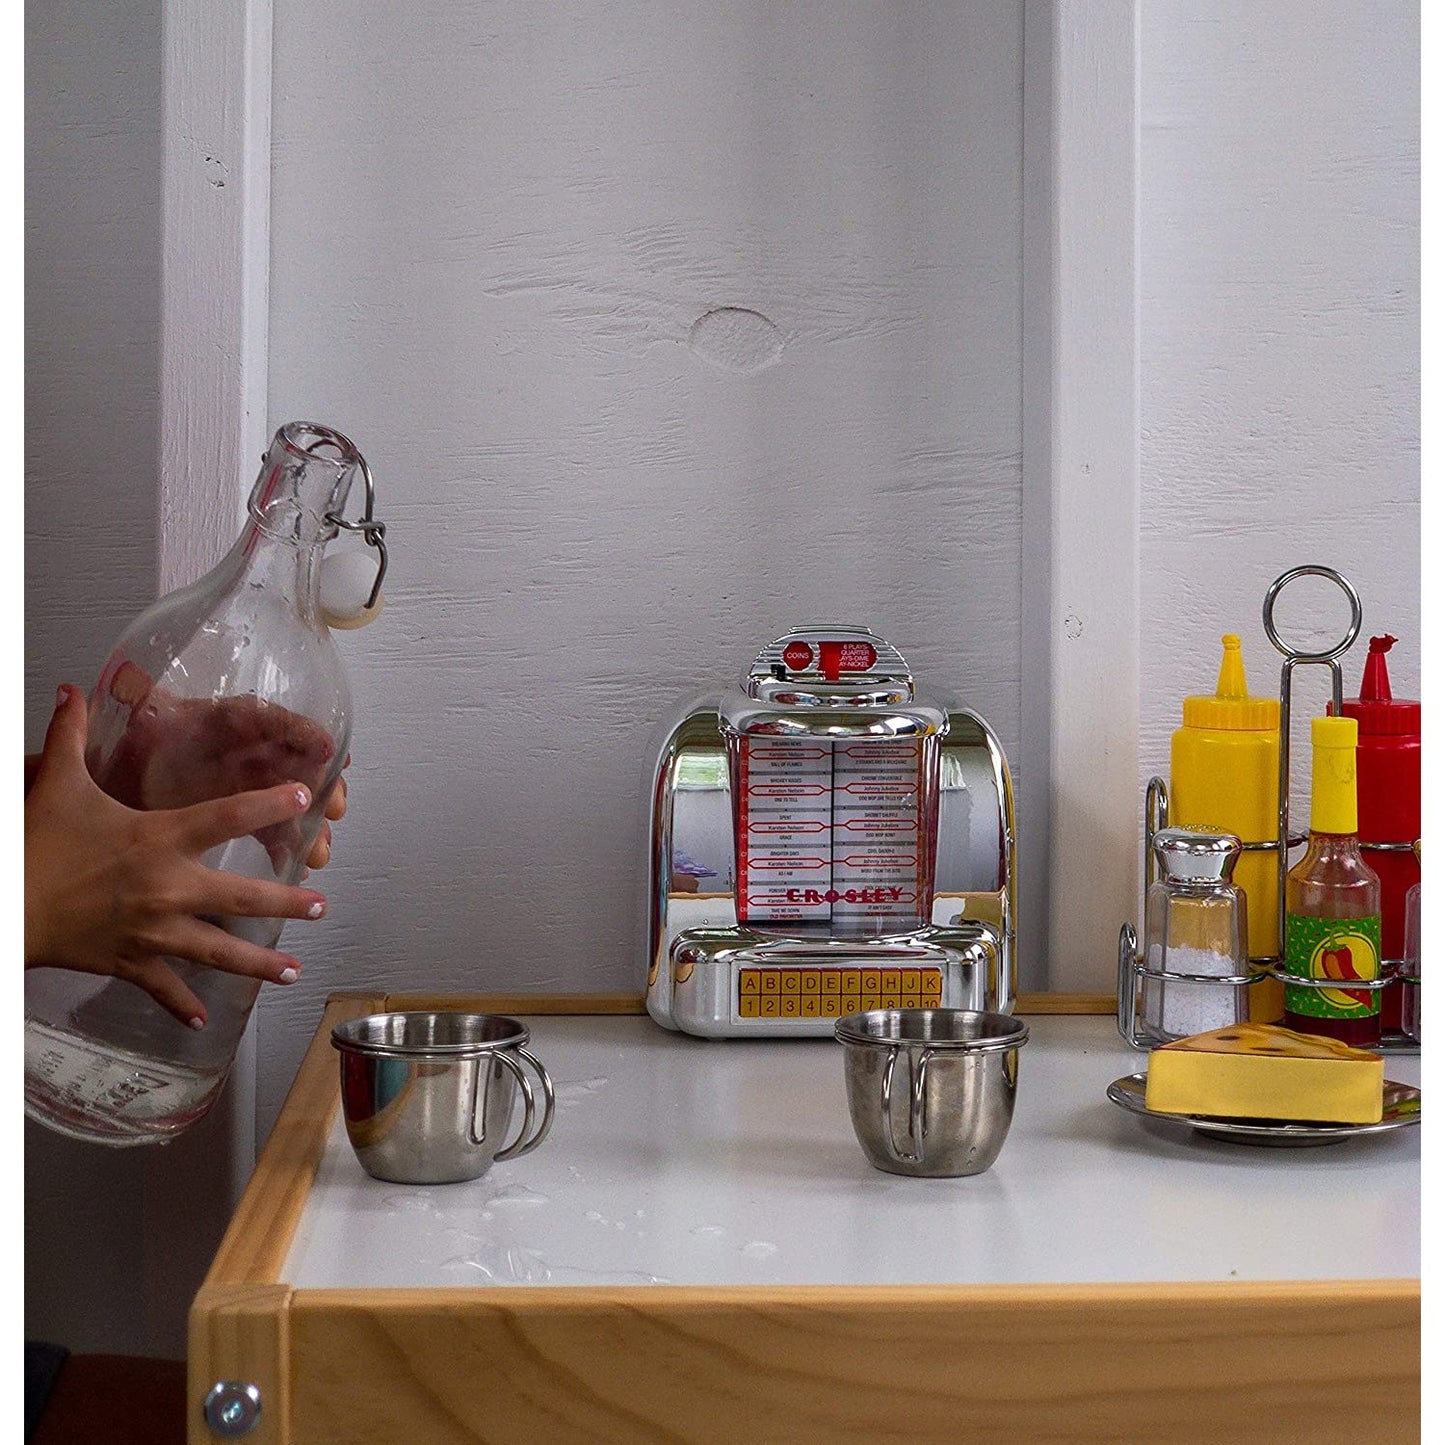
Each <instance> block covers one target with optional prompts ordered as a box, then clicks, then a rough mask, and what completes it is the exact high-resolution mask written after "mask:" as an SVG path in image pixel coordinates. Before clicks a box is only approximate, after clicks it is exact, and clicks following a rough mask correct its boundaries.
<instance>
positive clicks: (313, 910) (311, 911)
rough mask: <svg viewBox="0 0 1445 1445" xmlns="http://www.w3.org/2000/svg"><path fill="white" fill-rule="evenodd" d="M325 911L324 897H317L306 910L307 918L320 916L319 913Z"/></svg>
mask: <svg viewBox="0 0 1445 1445" xmlns="http://www.w3.org/2000/svg"><path fill="white" fill-rule="evenodd" d="M325 912H326V900H325V899H324V898H318V899H317V900H316V902H315V903H313V904H312V905H311V907H310V908H308V909H307V910H306V916H307V917H308V918H320V917H321V915H322V914H323V913H325Z"/></svg>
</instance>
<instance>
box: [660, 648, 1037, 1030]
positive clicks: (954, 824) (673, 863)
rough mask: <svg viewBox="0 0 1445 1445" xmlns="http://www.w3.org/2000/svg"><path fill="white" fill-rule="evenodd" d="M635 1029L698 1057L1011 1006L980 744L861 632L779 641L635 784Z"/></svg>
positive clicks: (998, 800) (1001, 780) (1004, 912)
mask: <svg viewBox="0 0 1445 1445" xmlns="http://www.w3.org/2000/svg"><path fill="white" fill-rule="evenodd" d="M651 807H652V829H651V833H652V851H651V862H650V867H649V892H650V909H651V920H650V928H649V939H648V974H647V1009H648V1012H649V1013H650V1014H651V1015H652V1017H653V1018H654V1019H655V1020H656V1021H657V1022H658V1023H660V1024H662V1025H663V1026H664V1027H666V1028H670V1029H680V1030H682V1031H684V1032H686V1033H691V1034H701V1035H704V1036H707V1037H711V1038H730V1037H736V1036H760V1035H761V1036H767V1035H778V1036H787V1037H791V1036H796V1035H808V1034H824V1035H827V1034H831V1033H832V1030H833V1025H834V1023H835V1022H836V1020H837V1019H838V1018H840V1017H842V1016H844V1015H846V1014H851V1013H857V1012H860V1011H862V1010H865V1009H875V1008H924V1007H940V1006H941V1007H944V1008H966V1009H991V1010H994V1011H996V1012H1000V1013H1009V1012H1012V1010H1013V1004H1014V987H1015V985H1014V979H1015V967H1014V914H1015V903H1016V900H1015V878H1014V810H1013V790H1012V784H1011V781H1010V778H1009V771H1008V763H1007V761H1006V760H1005V758H1004V754H1003V749H1002V748H1001V747H1000V746H999V743H998V739H997V738H996V737H995V736H994V734H993V732H992V731H991V730H990V728H989V727H988V725H987V724H986V723H985V722H984V721H983V719H982V718H981V717H979V716H978V715H977V714H975V713H972V712H969V711H968V710H967V709H964V708H946V707H943V706H940V705H939V704H937V703H934V702H931V701H929V700H928V699H926V698H924V697H922V696H920V695H919V694H918V693H916V692H915V691H914V687H913V679H912V677H911V676H910V674H909V671H908V666H907V664H906V663H905V662H904V660H903V657H902V655H901V654H900V653H899V652H898V650H897V649H896V648H894V647H892V646H890V645H889V644H888V643H887V642H885V641H884V640H883V639H882V638H881V637H876V636H875V635H874V634H873V633H872V632H870V631H869V630H868V629H867V628H866V627H842V626H808V627H799V628H797V629H795V630H794V631H792V632H789V633H788V634H787V635H786V636H784V637H780V638H778V640H777V641H776V642H773V643H771V644H769V645H768V646H767V647H765V648H764V649H763V650H762V651H761V652H760V653H759V654H758V655H757V658H756V659H755V660H754V662H753V664H752V666H751V667H750V668H748V670H747V671H746V672H745V673H744V674H743V676H742V678H741V680H740V685H739V686H738V687H736V688H733V689H731V690H729V691H728V692H726V693H724V694H723V695H722V696H721V697H718V696H717V695H711V696H709V697H707V698H705V699H702V700H700V701H698V702H697V703H695V704H694V705H692V706H691V707H690V708H688V709H687V711H686V712H685V713H684V714H683V716H682V718H681V720H680V721H678V722H677V724H676V725H675V726H674V727H673V728H672V729H671V731H670V732H669V733H668V735H667V738H666V741H665V742H664V744H663V746H662V748H661V752H660V755H659V757H658V760H657V766H656V769H655V771H654V773H653V778H652V794H651Z"/></svg>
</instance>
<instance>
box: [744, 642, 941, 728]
mask: <svg viewBox="0 0 1445 1445" xmlns="http://www.w3.org/2000/svg"><path fill="white" fill-rule="evenodd" d="M719 715H720V717H721V720H722V722H723V724H724V726H726V727H727V728H728V729H729V730H731V731H733V732H736V733H744V734H755V733H764V734H774V735H782V736H786V735H789V734H818V733H823V734H827V735H830V736H859V735H863V736H874V737H919V736H927V735H929V734H931V733H936V732H938V731H940V730H941V729H942V728H943V726H944V724H945V722H946V715H945V714H944V712H943V710H942V709H941V708H939V707H936V706H935V705H934V704H932V703H931V702H928V701H927V700H926V699H924V698H921V697H919V696H918V695H917V693H916V692H915V691H914V687H913V676H912V674H911V673H910V672H909V670H908V664H907V663H906V662H905V661H904V659H903V654H902V653H901V652H899V651H898V649H897V648H896V647H894V646H893V644H892V643H890V642H885V641H884V640H883V638H881V637H879V636H877V635H876V634H875V633H874V632H873V631H872V630H871V629H870V628H867V627H854V626H838V625H819V624H803V625H800V626H798V627H795V628H794V629H793V630H792V631H791V632H787V633H784V635H783V636H782V637H779V638H776V639H775V640H774V641H772V642H770V643H769V644H768V645H767V646H766V647H765V648H763V650H762V651H761V652H759V653H758V655H757V656H756V657H755V658H754V659H753V662H752V666H751V667H749V668H748V669H747V670H746V671H745V672H744V673H743V675H742V677H741V679H740V690H739V691H738V692H734V693H732V694H730V695H728V696H725V697H724V698H723V700H722V704H721V707H720V708H719Z"/></svg>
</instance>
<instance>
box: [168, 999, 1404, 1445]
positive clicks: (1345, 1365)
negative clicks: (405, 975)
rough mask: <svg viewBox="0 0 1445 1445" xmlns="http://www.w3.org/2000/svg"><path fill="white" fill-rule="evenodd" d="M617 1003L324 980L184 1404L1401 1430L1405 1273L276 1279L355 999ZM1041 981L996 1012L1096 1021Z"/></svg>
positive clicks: (557, 1424)
mask: <svg viewBox="0 0 1445 1445" xmlns="http://www.w3.org/2000/svg"><path fill="white" fill-rule="evenodd" d="M433 1007H450V1008H467V1009H475V1010H478V1011H482V1012H490V1013H508V1014H513V1015H516V1014H522V1015H543V1014H636V1013H640V1012H642V1011H643V1006H642V1002H641V1000H640V999H638V998H636V997H631V996H628V997H612V996H608V997H597V996H587V997H572V998H559V997H545V998H543V997H536V996H528V995H491V996H487V997H467V996H457V995H449V996H446V997H444V998H440V997H437V996H435V995H422V994H380V993H376V994H361V993H357V994H337V995H334V996H333V997H332V998H331V999H330V1000H329V1002H328V1004H327V1007H326V1011H325V1014H324V1016H323V1018H322V1020H321V1023H320V1025H319V1027H318V1029H317V1032H316V1036H315V1038H314V1039H313V1041H312V1043H311V1046H310V1048H309V1050H308V1051H307V1054H306V1056H305V1059H304V1060H303V1062H302V1064H301V1067H300V1069H299V1071H298V1073H297V1076H296V1081H295V1083H294V1085H293V1087H292V1089H291V1092H290V1094H289V1096H288V1098H287V1101H286V1104H285V1107H284V1108H283V1110H282V1112H281V1116H280V1118H279V1119H278V1121H277V1124H276V1127H275V1128H274V1130H273V1131H272V1133H271V1137H270V1139H269V1141H268V1142H267V1145H266V1148H265V1150H264V1152H263V1153H262V1155H261V1158H260V1160H259V1162H258V1163H257V1166H256V1170H255V1173H254V1175H253V1177H252V1179H251V1182H250V1185H249V1187H248V1188H247V1190H246V1192H245V1195H244V1197H243V1198H242V1200H241V1203H240V1205H239V1206H238V1207H237V1210H236V1213H235V1216H234V1218H233V1219H232V1222H231V1225H230V1228H229V1229H228V1230H227V1232H226V1235H225V1238H224V1239H223V1241H222V1243H221V1246H220V1249H219V1250H218V1252H217V1254H216V1257H215V1260H214V1262H213V1264H212V1266H211V1270H210V1272H209V1274H208V1275H207V1277H206V1280H205V1282H204V1284H203V1285H202V1287H201V1289H200V1291H199V1293H198V1294H197V1296H196V1299H195V1303H194V1305H193V1306H192V1309H191V1318H190V1349H189V1387H188V1393H189V1399H188V1412H189V1439H190V1440H191V1442H192V1445H214V1442H215V1441H216V1440H217V1439H218V1438H219V1437H217V1436H216V1435H213V1434H212V1433H211V1431H210V1429H209V1428H208V1426H207V1425H206V1423H205V1422H204V1419H203V1417H202V1401H203V1400H204V1398H205V1396H206V1393H207V1391H208V1390H209V1389H210V1387H211V1386H212V1385H213V1384H214V1383H215V1382H217V1381H219V1380H236V1381H246V1382H250V1383H254V1384H255V1385H256V1386H257V1387H258V1388H259V1389H260V1392H261V1397H262V1401H263V1408H262V1412H261V1417H260V1419H259V1421H258V1423H257V1425H256V1427H255V1428H254V1429H253V1430H252V1431H251V1432H250V1433H249V1434H247V1435H246V1436H245V1437H244V1439H245V1440H246V1441H247V1442H248V1445H263V1442H264V1445H327V1442H333V1441H335V1442H343V1441H344V1442H347V1445H452V1442H464V1441H468V1442H470V1441H483V1440H532V1441H547V1442H554V1441H571V1440H576V1441H614V1440H616V1441H630V1440H640V1439H654V1440H660V1439H669V1440H719V1441H721V1440H727V1441H735V1440H746V1439H755V1440H760V1441H761V1440H778V1439H780V1438H788V1439H797V1440H822V1439H829V1440H843V1439H855V1440H863V1439H876V1438H879V1437H887V1436H890V1435H895V1434H904V1435H907V1436H908V1437H910V1438H914V1439H937V1440H955V1439H964V1438H969V1439H994V1438H1001V1437H1003V1436H1005V1435H1008V1436H1012V1437H1015V1438H1017V1439H1020V1440H1025V1441H1031V1440H1043V1439H1140V1440H1143V1439H1149V1440H1171V1441H1176V1440H1186V1439H1212V1440H1223V1439H1228V1440H1231V1441H1240V1440H1270V1441H1276V1440H1281V1439H1286V1438H1290V1439H1304V1438H1308V1439H1311V1440H1313V1441H1325V1440H1334V1439H1340V1440H1343V1439H1351V1440H1358V1439H1365V1438H1368V1439H1369V1440H1371V1441H1372V1442H1383V1441H1395V1440H1402V1441H1403V1440H1414V1439H1417V1438H1418V1437H1419V1428H1420V1427H1419V1388H1420V1367H1419V1360H1420V1285H1419V1281H1418V1280H1329V1281H1297V1280H1296V1281H1288V1282H1282V1283H1251V1282H1233V1283H1193V1284H1177V1283H1167V1284H1166V1283H1160V1284H1116V1285H1078V1284H1073V1285H1056V1286H1022V1285H1019V1286H1007V1287H1004V1286H998V1285H980V1286H970V1285H939V1286H912V1285H910V1286H878V1287H873V1286H870V1287H854V1286H847V1287H843V1286H839V1287H831V1286H778V1287H767V1288H758V1287H748V1288H720V1287H719V1288H711V1287H709V1288H703V1287H671V1286H669V1287H656V1286H637V1285H633V1286H618V1287H611V1286H586V1287H551V1286H540V1287H528V1288H525V1289H480V1288H456V1289H445V1290H443V1289H354V1290H347V1289H296V1288H293V1287H292V1286H291V1285H289V1284H287V1283H286V1282H285V1281H284V1279H283V1278H282V1274H283V1268H284V1265H285V1261H286V1257H287V1253H288V1251H289V1249H290V1247H291V1242H292V1238H293V1235H294V1233H295V1230H296V1226H297V1222H298V1220H299V1219H300V1217H301V1213H302V1210H303V1208H304V1207H305V1203H306V1199H307V1195H308V1192H309V1190H310V1188H311V1184H312V1181H313V1179H314V1177H315V1174H316V1170H317V1167H318V1164H319V1163H320V1160H321V1158H322V1155H323V1153H324V1151H325V1149H326V1144H327V1139H328V1136H329V1133H330V1131H331V1128H332V1125H333V1122H334V1119H335V1113H336V1109H337V1107H338V1103H339V1091H338V1089H337V1083H336V1077H337V1071H336V1062H335V1054H334V1051H333V1050H332V1048H331V1044H330V1034H331V1030H332V1028H333V1027H334V1025H336V1024H337V1023H339V1022H341V1021H342V1020H344V1019H348V1018H355V1017H359V1016H361V1015H363V1014H367V1013H373V1012H380V1011H388V1010H398V1009H418V1008H433ZM1113 1008H1114V1001H1113V999H1112V997H1106V996H1082V995H1041V996H1034V997H1029V996H1025V997H1024V998H1022V999H1021V1000H1020V1003H1019V1010H1018V1011H1019V1012H1020V1013H1025V1014H1027V1013H1033V1014H1042V1013H1112V1012H1113Z"/></svg>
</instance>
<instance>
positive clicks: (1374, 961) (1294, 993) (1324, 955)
mask: <svg viewBox="0 0 1445 1445" xmlns="http://www.w3.org/2000/svg"><path fill="white" fill-rule="evenodd" d="M1284 964H1285V971H1286V972H1287V973H1292V974H1295V975H1296V976H1297V977H1299V978H1319V979H1331V980H1338V981H1339V984H1340V987H1339V988H1302V987H1300V986H1299V985H1298V984H1294V985H1290V984H1286V985H1285V988H1284V1006H1285V1009H1286V1011H1287V1012H1289V1013H1294V1014H1304V1015H1306V1016H1307V1017H1310V1018H1317V1019H1363V1018H1369V1017H1370V1016H1371V1015H1373V1014H1376V1013H1378V1012H1379V1011H1380V993H1379V990H1378V989H1359V988H1357V989H1352V988H1350V987H1349V984H1350V981H1351V980H1352V979H1353V980H1356V981H1364V980H1369V979H1377V978H1379V976H1380V915H1379V914H1378V913H1377V914H1375V915H1373V916H1372V917H1370V918H1309V917H1305V916H1303V915H1301V914H1298V913H1287V914H1285V920H1284Z"/></svg>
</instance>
